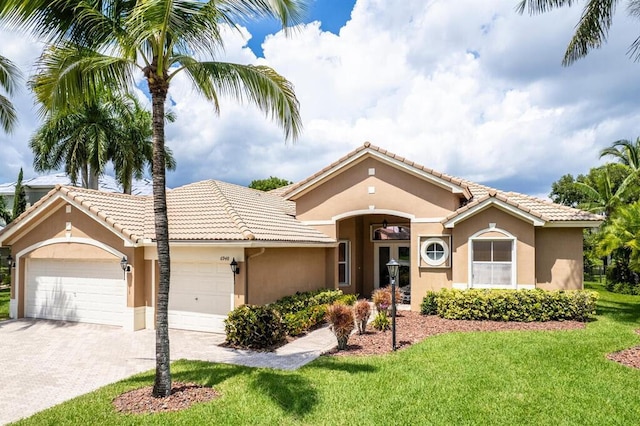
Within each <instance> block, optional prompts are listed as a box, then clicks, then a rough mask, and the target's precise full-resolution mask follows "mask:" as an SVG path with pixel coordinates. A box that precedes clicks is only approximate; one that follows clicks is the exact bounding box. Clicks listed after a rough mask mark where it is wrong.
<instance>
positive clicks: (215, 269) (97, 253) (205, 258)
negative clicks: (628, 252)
mask: <svg viewBox="0 0 640 426" xmlns="http://www.w3.org/2000/svg"><path fill="white" fill-rule="evenodd" d="M167 203H168V215H169V235H170V247H171V290H170V297H169V325H170V327H173V328H182V329H189V330H199V331H212V332H222V331H223V330H224V323H223V320H224V318H225V317H226V315H227V314H228V312H229V311H230V310H232V309H233V308H234V307H236V306H239V305H241V304H265V303H269V302H272V301H275V300H276V299H278V298H280V297H282V296H285V295H289V294H293V293H295V292H297V291H307V290H313V289H318V288H339V289H341V290H342V291H344V292H345V293H354V294H358V295H360V296H363V297H369V296H370V295H371V293H372V292H373V291H374V290H375V289H377V288H379V287H383V286H385V285H387V284H388V282H389V277H388V275H387V268H386V264H387V262H389V261H390V260H391V259H396V260H397V261H398V262H399V264H400V274H399V278H398V284H399V285H400V287H401V290H402V291H403V293H404V296H403V298H404V299H405V301H406V302H410V304H411V309H413V310H419V306H420V302H421V301H422V298H423V296H424V294H425V293H426V292H427V291H428V290H438V289H441V288H459V289H467V288H502V289H532V288H541V289H567V290H570V289H581V288H582V269H583V264H582V231H583V228H588V227H597V226H599V225H600V223H601V221H602V218H601V217H600V216H596V215H593V214H590V213H586V212H583V211H580V210H576V209H572V208H569V207H565V206H561V205H556V204H553V203H551V202H549V201H545V200H541V199H537V198H533V197H530V196H527V195H522V194H517V193H513V192H501V191H499V190H496V189H492V188H488V187H486V186H483V185H479V184H477V183H473V182H470V181H467V180H464V179H458V178H454V177H451V176H448V175H446V174H442V173H438V172H435V171H433V170H431V169H428V168H425V167H423V166H420V165H418V164H415V163H414V162H412V161H409V160H407V159H405V158H402V157H399V156H397V155H394V154H392V153H390V152H387V151H385V150H383V149H381V148H379V147H376V146H374V145H371V144H369V143H365V144H364V145H363V146H361V147H359V148H357V149H355V150H354V151H352V152H350V153H349V154H347V155H346V156H344V157H343V158H341V159H339V160H338V161H336V162H335V163H333V164H331V165H329V166H328V167H326V168H324V169H323V170H320V171H319V172H317V173H316V174H314V175H312V176H310V177H309V178H307V179H305V180H303V181H301V182H298V183H296V184H293V185H289V186H287V187H284V188H280V189H278V190H275V191H271V192H261V191H256V190H253V189H249V188H246V187H241V186H238V185H233V184H229V183H225V182H220V181H215V180H208V181H203V182H198V183H193V184H189V185H185V186H183V187H180V188H175V189H172V190H168V192H167ZM0 246H2V247H5V248H9V249H10V252H11V258H10V259H9V260H10V262H11V263H12V265H13V269H12V280H11V296H10V297H11V299H10V311H11V312H10V314H11V316H12V317H13V318H21V317H34V318H49V319H59V320H71V321H83V322H93V323H100V324H111V325H118V326H123V327H125V328H127V329H131V330H138V329H142V328H153V327H154V324H155V310H154V309H155V306H156V295H157V289H158V275H159V272H158V264H157V250H156V245H155V235H154V224H153V206H152V198H151V197H150V196H140V195H124V194H115V193H106V192H101V191H92V190H86V189H80V188H75V187H69V186H57V187H55V188H54V189H53V190H51V191H50V192H49V193H48V194H47V195H46V196H44V197H43V198H42V199H40V200H39V201H37V202H36V203H35V204H34V205H33V206H31V207H30V208H29V209H28V210H27V211H26V212H25V213H24V214H23V215H21V216H20V217H19V218H18V219H16V220H15V221H14V222H12V223H11V224H10V225H9V226H7V227H6V228H5V229H3V230H2V231H0ZM3 261H4V260H3ZM231 264H233V266H234V267H235V268H234V269H235V271H232V268H231V267H230V266H231Z"/></svg>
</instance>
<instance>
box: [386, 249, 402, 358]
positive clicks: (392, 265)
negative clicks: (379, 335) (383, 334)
mask: <svg viewBox="0 0 640 426" xmlns="http://www.w3.org/2000/svg"><path fill="white" fill-rule="evenodd" d="M399 268H400V264H399V263H398V262H396V260H395V259H391V260H390V261H389V263H387V270H388V271H389V278H390V279H391V338H392V343H391V345H392V346H391V349H393V350H394V351H395V350H396V277H397V276H398V269H399Z"/></svg>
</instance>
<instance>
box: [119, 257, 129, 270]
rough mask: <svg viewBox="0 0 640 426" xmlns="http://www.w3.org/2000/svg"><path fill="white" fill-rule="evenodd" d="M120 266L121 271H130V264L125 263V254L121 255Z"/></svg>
mask: <svg viewBox="0 0 640 426" xmlns="http://www.w3.org/2000/svg"><path fill="white" fill-rule="evenodd" d="M120 267H121V268H122V272H125V273H126V272H131V265H129V264H128V263H127V256H122V260H121V261H120Z"/></svg>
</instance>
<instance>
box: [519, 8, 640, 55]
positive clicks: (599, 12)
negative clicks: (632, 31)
mask: <svg viewBox="0 0 640 426" xmlns="http://www.w3.org/2000/svg"><path fill="white" fill-rule="evenodd" d="M576 3H577V1H575V0H522V1H521V2H520V3H519V4H518V7H517V10H518V11H519V12H520V13H524V12H525V11H527V12H529V14H531V15H534V14H539V13H545V12H548V11H551V10H553V9H557V8H559V7H565V6H573V5H574V4H576ZM618 3H620V1H619V0H586V1H585V5H584V9H583V10H582V15H581V16H580V20H579V21H578V24H577V25H576V27H575V28H576V30H575V33H574V34H573V37H572V38H571V40H570V41H569V45H568V46H567V50H566V51H565V54H564V58H563V60H562V64H563V65H565V66H568V65H571V64H572V63H574V62H575V61H577V60H578V59H580V58H583V57H584V56H586V55H587V54H588V53H589V52H590V51H591V50H593V49H598V48H600V47H602V45H603V44H604V43H605V42H606V41H607V37H608V35H609V29H610V28H611V24H612V22H613V15H614V14H615V11H616V7H617V6H618ZM627 11H628V13H629V14H630V15H631V16H636V17H638V16H640V1H638V0H628V1H627ZM629 53H630V54H631V55H632V56H633V57H634V60H638V58H639V53H640V37H639V38H637V39H636V40H635V41H634V42H633V43H632V44H631V47H630V48H629Z"/></svg>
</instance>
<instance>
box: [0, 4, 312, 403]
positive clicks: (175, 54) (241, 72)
mask: <svg viewBox="0 0 640 426" xmlns="http://www.w3.org/2000/svg"><path fill="white" fill-rule="evenodd" d="M305 8H306V7H305V2H304V0H209V1H198V0H137V1H131V0H80V1H78V0H55V1H51V0H5V1H4V2H3V7H2V8H1V10H0V19H3V20H5V22H8V23H9V24H11V25H15V26H17V27H20V28H24V29H28V30H31V31H32V32H35V33H36V35H38V36H41V37H46V38H47V39H48V40H49V41H50V43H51V44H50V48H48V49H47V51H46V52H45V53H44V54H43V55H42V57H41V59H40V61H39V64H38V65H39V73H40V75H42V76H43V77H44V78H43V79H42V80H41V85H39V87H38V91H39V93H40V95H41V96H42V97H43V98H45V99H47V100H48V106H49V107H53V108H54V109H56V110H60V109H62V110H64V109H65V108H68V106H69V105H70V103H71V102H70V101H72V100H77V99H82V98H85V99H87V98H89V99H90V98H91V96H92V94H93V93H95V91H96V88H97V87H100V86H104V85H105V84H107V85H112V86H113V85H115V86H117V87H121V88H128V87H131V86H132V85H133V84H134V74H135V73H136V72H142V74H143V76H144V80H145V81H146V83H147V86H148V90H149V93H150V94H151V104H152V113H153V146H154V152H153V200H154V215H155V234H156V235H155V238H156V247H157V251H158V266H159V271H160V274H159V275H160V276H159V284H158V303H157V311H156V377H155V383H154V387H153V394H154V396H157V397H165V396H168V395H169V394H170V393H171V371H170V368H169V362H170V354H169V330H168V302H169V285H170V255H169V229H168V222H167V203H166V192H165V188H166V184H165V180H166V178H165V147H164V145H165V132H164V121H165V120H164V115H165V101H166V99H167V94H168V91H169V87H170V85H171V82H172V80H173V79H174V78H175V76H176V75H178V74H180V73H184V74H186V75H187V77H188V78H189V79H190V80H191V82H192V84H193V86H194V88H195V89H196V91H197V92H198V93H200V94H201V95H202V96H204V97H205V98H206V99H207V100H209V101H211V102H212V103H213V105H214V107H215V111H216V112H218V111H219V108H220V104H219V99H220V96H224V95H226V96H229V97H232V98H235V99H238V100H240V101H245V102H249V103H252V104H254V105H256V106H257V107H258V108H259V109H261V110H262V111H263V112H264V113H265V114H266V115H267V116H270V117H271V118H272V119H273V120H275V121H276V122H277V123H278V124H279V125H280V126H281V127H282V128H283V130H284V133H285V138H292V139H296V137H297V136H298V133H299V131H300V129H301V119H300V115H299V105H298V100H297V99H296V96H295V93H294V90H293V86H292V85H291V83H290V82H289V81H287V80H286V79H285V78H284V77H282V76H281V75H279V74H278V73H276V72H275V71H274V70H273V69H271V68H269V67H266V66H254V65H241V64H235V63H229V62H222V61H218V60H217V58H218V57H219V55H220V52H221V51H222V50H223V49H224V40H223V39H222V30H223V27H224V26H230V27H231V28H237V27H236V24H235V22H237V21H242V20H246V19H260V18H264V17H267V18H275V19H278V20H279V21H280V22H281V24H282V26H283V27H284V28H285V29H286V28H287V27H289V26H290V25H292V24H295V23H297V22H299V21H300V19H301V18H302V14H303V12H304V11H305Z"/></svg>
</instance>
